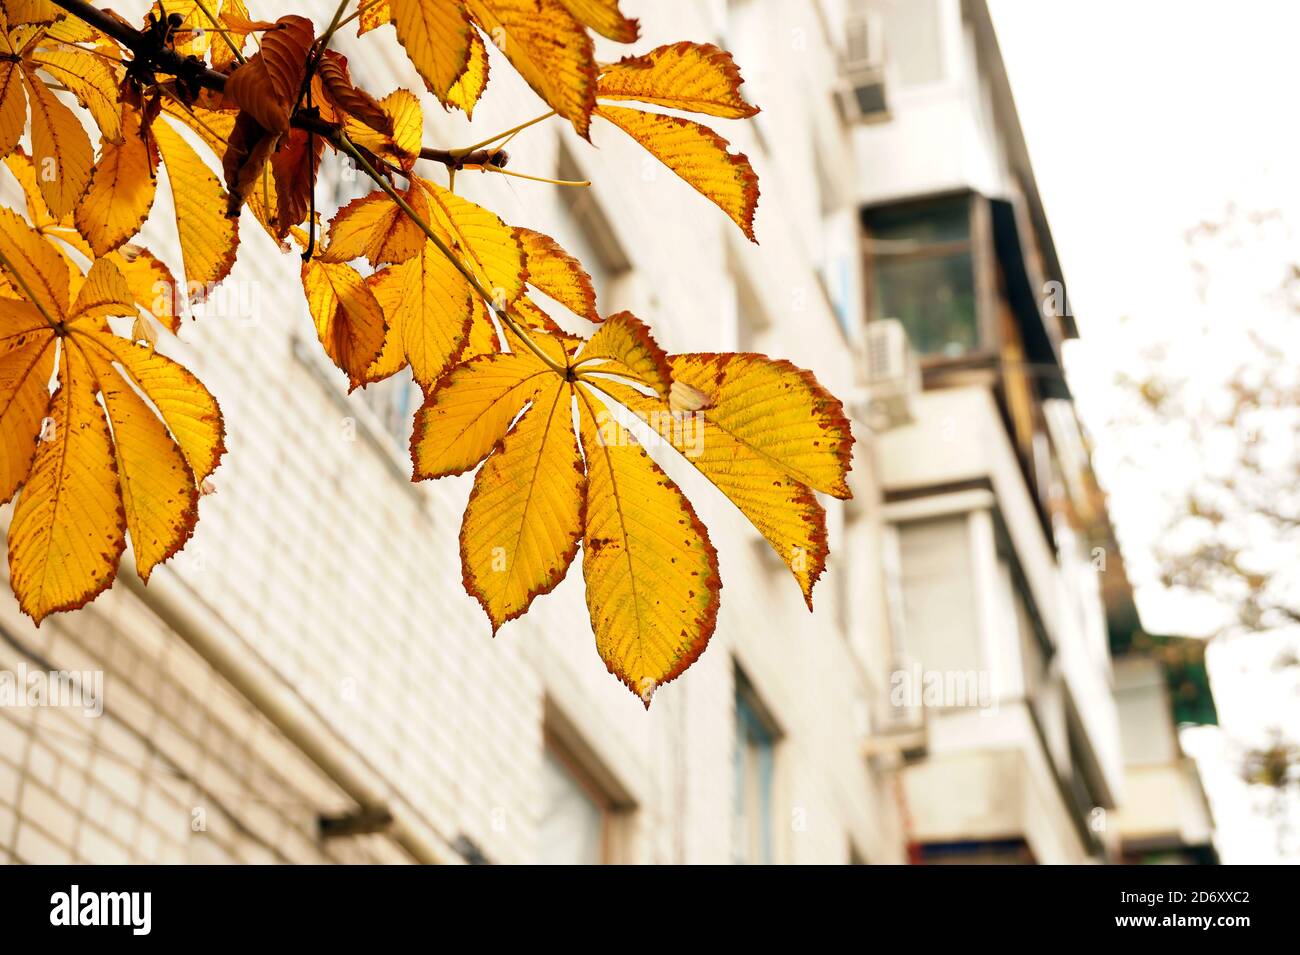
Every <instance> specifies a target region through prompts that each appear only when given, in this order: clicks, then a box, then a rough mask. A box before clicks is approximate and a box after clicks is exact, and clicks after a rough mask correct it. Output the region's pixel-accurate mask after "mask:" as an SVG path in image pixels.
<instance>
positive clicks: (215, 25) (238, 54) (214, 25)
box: [194, 0, 246, 63]
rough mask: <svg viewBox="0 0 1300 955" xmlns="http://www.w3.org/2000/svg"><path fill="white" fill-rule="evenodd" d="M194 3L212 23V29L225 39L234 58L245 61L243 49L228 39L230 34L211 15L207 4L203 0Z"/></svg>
mask: <svg viewBox="0 0 1300 955" xmlns="http://www.w3.org/2000/svg"><path fill="white" fill-rule="evenodd" d="M194 4H195V6H197V7H198V8H199V10H201V11H202V13H203V15H204V16H205V17H207V18H208V22H209V23H211V24H212V29H214V30H216V31H217V32H218V33H220V34H221V39H223V40H225V41H226V46H228V47H230V52H231V53H233V54H235V59H236V60H238V61H239V62H240V63H244V62H246V60H245V59H244V51H243V50H241V49H240V48H239V47H237V46H235V41H234V40H232V39H230V34H229V33H227V32H226V30H225V29H224V28H223V27H222V26H221V24H220V22H218V20H217V18H216V17H214V16H213V15H212V11H211V10H209V9H208V5H207V4H206V3H205V2H204V0H194Z"/></svg>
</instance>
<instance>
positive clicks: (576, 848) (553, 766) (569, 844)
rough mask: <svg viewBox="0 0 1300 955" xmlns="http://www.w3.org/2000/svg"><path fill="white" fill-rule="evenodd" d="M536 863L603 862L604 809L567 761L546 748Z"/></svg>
mask: <svg viewBox="0 0 1300 955" xmlns="http://www.w3.org/2000/svg"><path fill="white" fill-rule="evenodd" d="M542 798H543V808H542V819H541V826H540V831H539V833H538V861H539V862H540V863H541V864H543V865H600V864H601V863H603V862H604V861H605V858H606V853H605V839H606V823H607V818H606V817H607V815H608V811H609V810H608V806H607V804H606V802H605V801H604V800H603V799H602V798H601V797H600V796H599V794H598V793H597V791H596V790H595V788H594V787H593V786H591V784H590V783H589V782H587V781H586V780H585V779H584V778H582V777H581V776H580V775H579V773H578V771H577V769H576V767H573V766H572V765H571V763H570V761H569V760H568V759H566V758H565V757H564V756H562V755H561V754H559V753H558V752H556V751H555V750H554V749H552V748H551V747H550V746H547V748H546V751H545V756H544V758H543V765H542Z"/></svg>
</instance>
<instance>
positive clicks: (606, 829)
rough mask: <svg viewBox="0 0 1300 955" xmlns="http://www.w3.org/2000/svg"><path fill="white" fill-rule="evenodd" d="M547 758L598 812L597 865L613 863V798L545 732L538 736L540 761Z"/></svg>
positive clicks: (617, 810) (554, 738)
mask: <svg viewBox="0 0 1300 955" xmlns="http://www.w3.org/2000/svg"><path fill="white" fill-rule="evenodd" d="M547 756H550V757H551V758H553V759H554V760H555V761H556V762H557V763H559V764H560V766H561V768H563V769H564V771H565V772H566V773H567V774H568V776H569V778H570V779H571V780H572V781H573V782H574V783H575V784H576V785H577V787H578V789H580V790H581V791H582V793H583V794H584V795H585V796H586V797H587V798H588V799H589V800H591V802H592V804H593V805H594V806H595V807H596V809H597V810H598V811H599V813H600V853H599V855H600V858H599V860H598V861H597V862H596V864H597V865H610V864H611V863H612V862H613V856H614V851H613V844H614V839H613V834H614V825H615V821H616V815H617V813H618V812H619V807H618V805H617V804H616V803H615V801H614V799H613V798H612V797H611V796H610V795H609V794H608V793H607V792H606V791H605V790H604V788H603V787H601V786H600V784H599V783H597V782H596V780H595V777H594V776H593V775H592V774H591V773H590V772H589V771H588V770H587V768H586V767H585V766H583V765H582V762H581V761H580V760H579V759H578V758H577V757H575V756H574V755H573V753H572V751H571V750H569V748H568V747H567V746H565V745H564V743H563V741H562V740H560V739H559V738H558V737H557V736H556V734H555V733H553V732H550V731H549V730H548V731H546V732H544V733H543V734H542V759H543V760H544V759H546V758H547Z"/></svg>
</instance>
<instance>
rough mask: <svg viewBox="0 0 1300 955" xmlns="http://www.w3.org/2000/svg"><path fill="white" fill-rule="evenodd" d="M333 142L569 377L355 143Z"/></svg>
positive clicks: (486, 300) (477, 290) (512, 327)
mask: <svg viewBox="0 0 1300 955" xmlns="http://www.w3.org/2000/svg"><path fill="white" fill-rule="evenodd" d="M334 142H335V144H336V145H337V146H338V148H339V149H341V150H343V151H344V152H345V153H347V154H348V155H349V156H351V157H352V159H353V161H354V162H356V164H357V165H358V166H359V167H360V168H361V170H362V171H363V172H364V173H365V174H366V175H367V176H369V177H370V178H371V179H373V180H374V181H375V183H376V184H377V185H378V186H379V188H380V189H382V190H383V191H384V192H386V193H387V194H388V198H390V199H392V200H393V202H395V203H397V207H398V208H399V209H401V210H402V212H404V213H406V215H407V217H408V218H409V219H410V220H411V221H412V222H414V223H415V224H416V225H417V226H419V228H420V231H421V232H423V233H424V234H425V236H426V237H428V239H429V241H430V242H432V243H433V244H434V246H436V247H437V249H438V251H439V252H441V253H442V254H443V255H444V256H446V257H447V260H448V261H449V262H451V264H452V266H454V267H455V269H456V271H457V272H459V273H460V274H461V275H462V276H464V278H465V280H466V281H467V282H469V284H470V288H472V289H473V290H474V291H475V293H477V294H478V296H479V298H481V299H483V301H484V303H485V304H486V305H487V307H488V308H489V309H491V310H492V312H493V314H495V315H496V316H497V317H498V318H500V319H501V322H502V324H503V325H505V326H506V327H507V328H509V329H510V330H511V331H512V332H514V333H515V335H516V336H517V337H518V338H519V339H520V340H521V341H522V342H523V343H524V345H525V346H527V348H528V350H529V351H531V352H532V353H533V354H534V355H536V356H537V357H538V358H540V359H541V360H542V362H543V363H544V364H545V365H546V366H547V367H548V368H550V369H551V370H552V371H554V372H555V373H556V374H557V375H561V376H567V375H568V369H567V368H566V367H565V366H563V365H559V364H557V363H556V362H555V360H554V359H553V358H551V356H550V355H548V354H546V352H544V351H543V350H542V349H541V348H540V347H538V345H537V343H536V342H534V341H533V340H532V338H531V337H529V335H528V333H527V332H526V331H524V329H523V326H522V325H521V324H520V322H519V320H518V319H516V318H515V317H514V316H512V315H511V314H510V309H509V307H508V306H506V305H502V304H500V303H498V302H497V301H496V300H495V299H494V298H493V297H492V295H491V294H489V293H488V291H487V289H485V288H484V287H483V283H482V282H480V281H479V280H478V277H477V276H476V275H474V273H473V272H471V271H470V270H469V268H468V267H467V266H466V265H465V263H463V262H462V261H461V260H460V259H459V258H458V257H457V256H456V254H455V253H454V252H452V251H451V249H450V248H448V246H447V243H446V242H444V241H443V240H442V237H441V236H439V235H438V234H437V233H436V232H434V231H433V229H432V228H431V227H430V225H429V224H428V223H427V222H425V221H424V220H423V219H422V218H420V216H419V214H418V213H417V212H416V211H415V210H414V209H412V208H411V204H410V203H409V202H407V201H406V198H405V197H404V196H402V194H401V193H399V192H398V191H397V190H396V189H395V188H394V187H393V184H392V183H391V182H389V181H388V180H387V179H385V178H384V177H383V176H381V175H380V174H379V171H378V170H377V169H375V167H374V166H372V165H371V164H370V162H369V161H368V160H367V159H366V157H365V156H364V155H362V154H361V151H360V150H359V149H357V147H356V146H355V145H353V143H352V140H350V139H348V137H347V136H346V135H345V134H344V133H342V132H339V133H337V134H336V136H335V139H334Z"/></svg>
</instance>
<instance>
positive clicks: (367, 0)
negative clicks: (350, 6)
mask: <svg viewBox="0 0 1300 955" xmlns="http://www.w3.org/2000/svg"><path fill="white" fill-rule="evenodd" d="M383 2H384V0H361V2H360V3H358V4H357V8H356V9H355V10H353V11H352V12H351V13H349V14H348V15H347V16H346V17H344V18H343V19H342V20H340V21H339V25H338V26H337V27H335V29H336V30H341V29H343V28H344V27H345V26H347V25H348V24H349V23H351V22H352V21H353V20H355V19H356V18H357V17H359V16H361V14H363V13H365V12H366V11H367V10H369V9H370V8H371V7H374V6H378V5H379V4H381V3H383Z"/></svg>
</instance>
